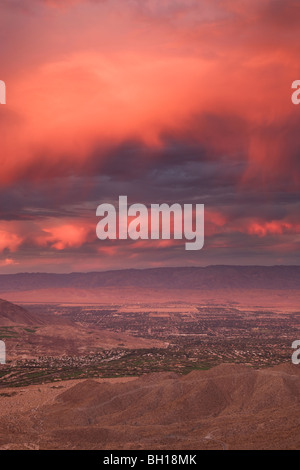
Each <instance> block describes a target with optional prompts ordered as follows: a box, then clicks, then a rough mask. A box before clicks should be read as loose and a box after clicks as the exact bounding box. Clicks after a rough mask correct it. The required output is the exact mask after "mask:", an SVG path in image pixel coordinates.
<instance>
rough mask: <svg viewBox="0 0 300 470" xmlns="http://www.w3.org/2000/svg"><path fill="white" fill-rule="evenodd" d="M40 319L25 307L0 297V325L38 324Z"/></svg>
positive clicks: (40, 322)
mask: <svg viewBox="0 0 300 470" xmlns="http://www.w3.org/2000/svg"><path fill="white" fill-rule="evenodd" d="M41 324H42V321H41V320H40V319H39V318H38V317H37V316H35V315H34V314H32V313H29V312H28V311H27V310H26V309H25V308H23V307H19V306H18V305H15V304H12V303H11V302H7V301H6V300H2V299H0V327H2V326H19V325H22V326H33V325H34V326H39V325H41Z"/></svg>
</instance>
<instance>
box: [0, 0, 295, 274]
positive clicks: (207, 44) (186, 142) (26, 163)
mask: <svg viewBox="0 0 300 470" xmlns="http://www.w3.org/2000/svg"><path fill="white" fill-rule="evenodd" d="M299 24H300V2H299V1H298V0H222V1H221V0H201V1H200V0H48V1H47V0H1V1H0V44H1V45H0V80H4V81H5V83H6V87H7V104H6V105H1V106H0V155H1V171H0V213H1V216H0V273H13V272H24V271H43V272H70V271H91V270H93V271H96V270H103V269H120V268H127V267H154V266H155V267H157V266H197V265H199V266H205V265H208V264H260V265H264V264H266V265H273V264H299V263H300V191H299V188H300V105H299V106H295V105H293V104H292V102H291V94H292V90H291V85H292V82H293V81H294V80H297V79H298V80H300V59H299V58H300V28H299ZM119 195H127V196H128V199H129V202H130V203H134V202H139V203H143V204H146V205H149V204H151V203H162V202H166V203H169V204H171V203H174V202H178V203H181V204H184V203H193V204H196V203H199V204H205V246H204V248H203V249H202V250H200V251H191V252H188V251H185V249H184V244H183V243H182V242H181V241H178V240H176V241H171V242H168V241H151V240H149V241H145V240H143V241H138V242H133V241H110V240H108V241H105V242H104V241H100V240H98V239H97V238H96V224H97V222H98V219H97V218H96V208H97V206H98V205H99V204H100V203H103V202H110V203H117V201H118V197H119Z"/></svg>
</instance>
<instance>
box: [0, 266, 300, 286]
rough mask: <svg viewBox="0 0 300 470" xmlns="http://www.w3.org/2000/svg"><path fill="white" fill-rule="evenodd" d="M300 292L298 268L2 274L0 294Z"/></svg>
mask: <svg viewBox="0 0 300 470" xmlns="http://www.w3.org/2000/svg"><path fill="white" fill-rule="evenodd" d="M70 287H71V288H77V289H86V288H88V289H92V288H101V287H103V288H104V287H123V288H126V287H135V288H155V289H158V288H163V289H168V288H170V289H206V290H209V289H211V290H213V289H281V290H284V289H299V288H300V266H208V267H179V268H151V269H125V270H118V271H102V272H88V273H70V274H50V273H20V274H1V275H0V292H9V291H15V290H24V291H25V290H36V289H53V288H70Z"/></svg>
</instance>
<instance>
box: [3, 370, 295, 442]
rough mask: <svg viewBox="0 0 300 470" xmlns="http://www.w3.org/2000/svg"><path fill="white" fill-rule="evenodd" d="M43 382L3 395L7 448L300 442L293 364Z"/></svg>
mask: <svg viewBox="0 0 300 470" xmlns="http://www.w3.org/2000/svg"><path fill="white" fill-rule="evenodd" d="M38 388H39V393H37V387H35V386H32V387H29V388H27V389H26V390H16V391H15V392H13V393H12V389H9V392H8V393H7V397H6V398H4V399H3V400H2V401H1V407H2V409H1V410H0V413H1V428H0V429H1V430H0V444H1V448H2V449H4V448H5V449H13V448H36V449H37V448H41V449H112V448H114V449H140V448H143V449H180V450H182V449H224V450H227V449H296V448H299V445H300V437H299V433H298V431H297V430H299V425H300V414H299V408H300V368H299V367H297V366H292V365H290V364H285V365H282V366H278V367H274V368H270V369H263V370H254V369H251V368H248V367H246V366H239V365H230V364H224V365H221V366H218V367H215V368H213V369H211V370H209V371H194V372H191V373H190V374H188V375H186V376H179V375H176V374H173V373H161V374H149V375H145V376H142V377H140V378H138V379H136V380H128V381H124V379H123V381H122V382H114V383H111V382H110V381H109V380H108V381H104V382H103V381H97V380H86V381H77V383H75V384H74V382H71V383H70V384H69V383H67V382H64V383H61V384H56V385H55V386H53V385H52V386H51V385H50V384H48V385H43V386H39V387H38ZM3 394H4V395H5V391H3V393H2V395H3ZM34 397H35V398H34ZM36 397H38V400H39V402H38V405H37V404H36V401H35V400H36ZM41 397H42V398H41ZM22 399H23V400H25V401H26V408H27V409H26V411H24V410H22ZM24 429H26V433H25V432H24Z"/></svg>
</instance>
